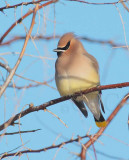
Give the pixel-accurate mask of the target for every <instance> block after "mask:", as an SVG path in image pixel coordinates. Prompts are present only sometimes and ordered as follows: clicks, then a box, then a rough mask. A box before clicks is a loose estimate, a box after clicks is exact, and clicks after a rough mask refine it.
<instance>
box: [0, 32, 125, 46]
mask: <svg viewBox="0 0 129 160" xmlns="http://www.w3.org/2000/svg"><path fill="white" fill-rule="evenodd" d="M60 37H61V36H60V35H56V36H37V37H35V36H32V38H33V39H35V40H46V41H49V40H53V39H59V38H60ZM78 38H79V39H81V40H84V41H86V42H90V43H98V44H102V45H103V44H107V45H110V46H111V47H115V48H116V47H120V46H124V44H120V43H115V42H114V41H113V40H100V39H93V38H89V37H87V36H80V37H78ZM24 39H25V36H14V37H13V38H12V39H10V40H8V41H6V42H4V43H2V44H0V46H5V45H10V44H12V43H13V42H15V41H18V40H24ZM124 49H127V47H124Z"/></svg>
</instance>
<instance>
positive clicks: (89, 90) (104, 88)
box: [0, 82, 129, 131]
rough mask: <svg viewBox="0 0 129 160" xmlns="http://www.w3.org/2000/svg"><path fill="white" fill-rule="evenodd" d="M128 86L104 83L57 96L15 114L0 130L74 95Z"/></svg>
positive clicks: (125, 84)
mask: <svg viewBox="0 0 129 160" xmlns="http://www.w3.org/2000/svg"><path fill="white" fill-rule="evenodd" d="M127 86H129V82H125V83H118V84H110V85H104V86H97V87H93V88H90V89H87V90H84V91H81V92H76V93H75V94H73V95H68V96H64V97H60V98H57V99H53V100H51V101H48V102H46V103H44V104H41V105H39V106H35V107H34V106H33V105H31V106H30V107H29V108H28V109H26V110H24V111H22V112H20V113H18V114H16V115H15V116H13V117H11V118H10V119H9V120H8V121H6V122H5V123H3V124H2V125H0V131H1V130H3V129H5V128H7V127H8V126H10V125H12V124H14V122H15V121H16V120H18V119H19V118H22V117H24V116H25V115H27V114H29V113H32V112H35V111H39V110H45V109H46V108H47V107H49V106H51V105H54V104H57V103H60V102H63V101H66V100H69V99H71V98H73V97H76V96H80V95H82V94H87V93H90V92H94V91H101V90H106V89H113V88H122V87H127Z"/></svg>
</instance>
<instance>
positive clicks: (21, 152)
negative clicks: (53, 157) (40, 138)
mask: <svg viewBox="0 0 129 160" xmlns="http://www.w3.org/2000/svg"><path fill="white" fill-rule="evenodd" d="M87 137H88V136H87V135H85V136H82V137H80V136H78V138H76V139H70V140H69V141H65V142H63V143H60V144H58V145H51V146H49V147H46V148H42V149H37V150H32V149H30V150H24V151H19V152H15V153H9V154H8V153H5V154H3V155H2V156H1V157H0V159H3V158H5V157H9V156H18V155H21V154H24V153H38V152H43V151H47V150H50V149H54V148H60V147H62V146H64V145H66V144H69V143H72V142H79V141H80V140H81V139H84V138H87Z"/></svg>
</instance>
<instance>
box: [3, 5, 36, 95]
mask: <svg viewBox="0 0 129 160" xmlns="http://www.w3.org/2000/svg"><path fill="white" fill-rule="evenodd" d="M37 10H38V5H36V7H35V9H34V13H33V18H32V22H31V26H30V29H29V32H28V34H27V36H26V39H25V42H24V45H23V48H22V51H21V54H20V56H19V58H18V60H17V62H16V64H15V66H14V68H13V69H12V70H11V72H10V73H9V76H8V77H7V79H6V81H5V83H4V84H3V85H2V86H1V90H0V97H1V96H2V94H3V93H4V91H5V89H6V88H7V86H8V85H9V83H10V82H11V80H12V78H13V76H14V74H15V72H16V70H17V68H18V66H19V64H20V62H21V60H22V57H23V55H24V52H25V49H26V46H27V43H28V40H29V38H30V35H31V32H32V29H33V26H34V24H35V16H36V12H37Z"/></svg>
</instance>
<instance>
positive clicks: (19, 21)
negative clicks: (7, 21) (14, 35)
mask: <svg viewBox="0 0 129 160" xmlns="http://www.w3.org/2000/svg"><path fill="white" fill-rule="evenodd" d="M55 2H57V0H51V1H49V2H47V3H45V4H42V5H40V6H38V10H39V9H41V8H43V7H45V6H48V5H49V4H52V3H55ZM33 12H34V9H33V10H29V11H28V12H27V13H26V14H25V15H24V16H22V17H21V18H19V19H18V20H17V21H16V22H14V23H13V24H12V25H11V27H10V28H9V29H8V30H7V31H6V32H5V33H4V34H3V36H2V37H1V38H0V44H1V43H2V41H3V40H4V38H5V37H6V36H7V35H8V34H9V32H10V31H11V30H12V29H13V28H14V27H15V26H16V25H17V24H19V23H21V21H22V20H23V19H25V18H26V17H28V16H29V15H31V14H32V13H33Z"/></svg>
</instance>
